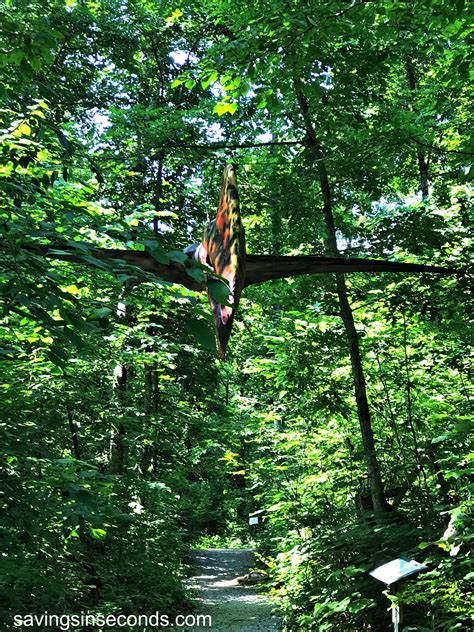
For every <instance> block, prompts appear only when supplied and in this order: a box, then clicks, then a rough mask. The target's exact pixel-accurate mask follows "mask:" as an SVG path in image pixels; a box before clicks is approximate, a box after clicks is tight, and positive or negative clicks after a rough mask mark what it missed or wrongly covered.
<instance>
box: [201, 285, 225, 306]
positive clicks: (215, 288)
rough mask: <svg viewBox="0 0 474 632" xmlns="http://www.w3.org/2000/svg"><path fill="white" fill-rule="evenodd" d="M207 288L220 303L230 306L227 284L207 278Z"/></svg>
mask: <svg viewBox="0 0 474 632" xmlns="http://www.w3.org/2000/svg"><path fill="white" fill-rule="evenodd" d="M207 289H208V290H209V292H210V294H211V296H212V298H213V299H214V300H215V301H217V302H218V303H219V304H220V305H227V306H230V303H229V296H230V288H229V286H228V285H226V284H225V283H223V282H222V281H218V280H217V279H209V280H208V281H207Z"/></svg>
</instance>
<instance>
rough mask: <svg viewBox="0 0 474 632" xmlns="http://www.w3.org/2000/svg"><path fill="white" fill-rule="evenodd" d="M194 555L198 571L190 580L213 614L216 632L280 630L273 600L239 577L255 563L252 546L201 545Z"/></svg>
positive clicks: (205, 608)
mask: <svg viewBox="0 0 474 632" xmlns="http://www.w3.org/2000/svg"><path fill="white" fill-rule="evenodd" d="M191 557H192V561H193V564H194V575H193V576H192V577H191V578H190V580H189V584H190V586H191V587H192V588H193V589H195V590H196V594H197V599H198V601H199V602H200V603H199V606H200V608H199V609H200V611H201V612H202V613H204V614H210V615H211V617H212V628H210V629H211V630H212V632H278V630H280V626H279V624H278V619H277V618H276V617H272V607H273V606H272V605H271V603H270V602H269V600H268V599H267V598H266V597H264V596H262V595H259V594H257V591H256V589H255V588H254V587H249V586H241V585H239V584H238V583H237V581H236V578H237V577H239V576H242V575H245V574H246V573H248V571H249V569H250V568H252V567H253V566H254V564H255V562H254V556H253V551H252V549H197V550H194V551H192V553H191ZM195 629H196V628H195ZM201 630H204V628H201Z"/></svg>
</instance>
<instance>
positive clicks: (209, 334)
mask: <svg viewBox="0 0 474 632" xmlns="http://www.w3.org/2000/svg"><path fill="white" fill-rule="evenodd" d="M188 329H189V331H190V332H191V334H192V335H193V336H194V338H195V339H196V340H197V341H198V342H199V344H200V345H201V346H202V347H204V349H206V350H207V351H212V352H213V353H215V351H216V340H215V336H214V331H213V329H212V327H211V326H210V324H209V323H208V322H207V321H204V320H191V321H189V322H188Z"/></svg>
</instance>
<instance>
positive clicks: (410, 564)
mask: <svg viewBox="0 0 474 632" xmlns="http://www.w3.org/2000/svg"><path fill="white" fill-rule="evenodd" d="M427 568H428V567H427V566H425V565H424V564H420V562H416V561H415V560H406V559H403V558H402V557H399V558H397V559H396V560H392V561H391V562H388V563H387V564H383V565H382V566H379V567H378V568H376V569H375V570H373V571H371V572H370V573H369V575H372V577H374V578H375V579H378V580H379V582H383V583H384V584H387V586H388V585H390V584H395V582H398V581H400V579H403V578H404V577H408V575H413V574H414V573H419V572H420V571H424V570H425V569H427Z"/></svg>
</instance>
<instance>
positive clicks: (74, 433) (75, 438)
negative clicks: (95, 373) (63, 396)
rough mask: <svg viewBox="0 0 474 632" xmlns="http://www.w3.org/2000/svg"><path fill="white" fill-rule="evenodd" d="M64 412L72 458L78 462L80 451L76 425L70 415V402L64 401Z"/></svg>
mask: <svg viewBox="0 0 474 632" xmlns="http://www.w3.org/2000/svg"><path fill="white" fill-rule="evenodd" d="M66 412H67V421H68V425H69V432H70V433H71V441H72V453H73V454H74V458H75V459H77V460H78V461H80V460H81V451H80V449H79V436H78V432H77V425H76V422H75V421H74V416H73V414H72V408H71V402H70V401H69V400H67V401H66Z"/></svg>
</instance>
